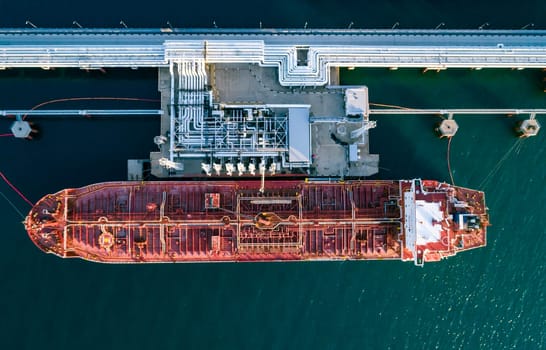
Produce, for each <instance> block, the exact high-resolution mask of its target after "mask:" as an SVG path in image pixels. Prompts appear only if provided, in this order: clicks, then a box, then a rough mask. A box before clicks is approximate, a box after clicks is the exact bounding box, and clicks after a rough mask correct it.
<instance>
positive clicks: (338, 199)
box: [25, 180, 488, 265]
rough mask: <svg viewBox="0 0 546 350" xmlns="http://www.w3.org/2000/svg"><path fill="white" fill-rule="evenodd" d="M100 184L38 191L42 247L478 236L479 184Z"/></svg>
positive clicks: (336, 253) (390, 250)
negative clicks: (41, 193)
mask: <svg viewBox="0 0 546 350" xmlns="http://www.w3.org/2000/svg"><path fill="white" fill-rule="evenodd" d="M260 187H261V184H260V181H198V182H196V181H179V182H172V181H169V182H160V181H157V182H107V183H100V184H95V185H89V186H86V187H82V188H77V189H66V190H62V191H59V192H57V193H55V194H52V195H47V196H45V197H44V198H42V199H41V200H40V201H38V203H36V205H35V206H34V207H33V209H32V210H31V212H30V214H29V216H28V217H27V219H26V220H25V226H26V229H27V231H28V233H29V235H30V238H31V239H32V240H33V241H34V242H35V243H36V245H37V246H38V247H39V248H40V249H42V250H43V251H45V252H48V253H53V254H56V255H58V256H60V257H80V258H83V259H86V260H91V261H98V262H107V263H133V262H134V263H136V262H198V261H201V262H205V261H283V260H340V259H397V260H407V261H414V263H415V264H416V265H422V264H423V263H424V262H426V261H437V260H440V259H442V258H444V257H448V256H452V255H454V254H456V253H457V252H458V251H462V250H468V249H472V248H476V247H481V246H484V245H485V244H486V226H487V224H488V216H487V213H486V206H485V199H484V194H483V192H480V191H474V190H469V189H464V188H461V187H454V186H450V185H447V184H445V183H438V182H436V181H421V180H400V181H348V182H313V181H303V180H301V181H292V180H282V181H279V180H277V181H269V182H268V183H267V186H266V189H265V191H264V192H260Z"/></svg>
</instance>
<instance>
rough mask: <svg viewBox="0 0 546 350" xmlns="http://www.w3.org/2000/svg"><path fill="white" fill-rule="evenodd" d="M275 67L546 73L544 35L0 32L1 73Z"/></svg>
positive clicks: (324, 72)
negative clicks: (190, 64)
mask: <svg viewBox="0 0 546 350" xmlns="http://www.w3.org/2000/svg"><path fill="white" fill-rule="evenodd" d="M190 60H203V61H204V62H205V63H206V64H217V63H243V62H244V63H252V64H258V65H260V66H263V67H276V68H277V70H278V79H279V83H280V84H281V85H283V86H324V85H326V84H328V82H329V80H330V72H331V69H332V68H339V67H385V68H391V69H397V68H407V67H412V68H423V69H435V70H439V69H448V68H474V69H482V68H518V69H523V68H546V30H400V29H391V30H360V29H344V30H334V29H329V30H323V29H284V30H283V29H172V28H163V29H129V28H125V29H83V28H76V29H40V28H30V29H0V69H6V68H28V67H41V68H44V69H51V68H55V67H74V68H82V69H99V68H106V67H130V68H139V67H168V66H169V64H170V63H172V62H180V61H190Z"/></svg>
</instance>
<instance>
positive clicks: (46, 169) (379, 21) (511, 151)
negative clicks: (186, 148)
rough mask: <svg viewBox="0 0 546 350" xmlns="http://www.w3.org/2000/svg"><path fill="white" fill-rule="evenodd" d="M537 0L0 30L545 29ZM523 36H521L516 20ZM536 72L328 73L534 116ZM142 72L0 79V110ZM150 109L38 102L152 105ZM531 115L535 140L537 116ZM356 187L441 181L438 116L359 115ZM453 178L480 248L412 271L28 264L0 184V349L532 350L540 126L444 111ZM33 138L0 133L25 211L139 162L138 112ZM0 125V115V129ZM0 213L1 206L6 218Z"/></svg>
mask: <svg viewBox="0 0 546 350" xmlns="http://www.w3.org/2000/svg"><path fill="white" fill-rule="evenodd" d="M544 14H546V2H544V1H538V0H535V1H491V0H488V1H481V2H477V1H469V0H464V1H460V2H456V1H445V0H441V1H423V0H418V1H378V0H376V1H341V2H334V1H322V0H318V1H304V0H295V1H288V0H279V1H271V2H250V1H243V0H237V1H209V2H206V3H203V2H192V3H187V2H182V1H180V2H173V1H161V0H160V1H154V2H142V1H141V2H138V1H126V0H122V1H117V2H111V1H104V0H97V1H93V2H86V3H83V2H75V1H62V0H52V1H37V0H27V1H17V2H15V1H9V2H7V1H4V0H0V27H19V26H24V24H25V21H26V20H31V21H32V22H33V23H34V24H35V25H38V26H45V27H63V26H72V21H74V20H77V21H78V23H80V24H81V25H83V26H89V27H100V26H110V27H119V26H120V25H119V21H120V20H123V21H124V22H125V23H126V24H127V25H128V26H133V27H159V26H165V25H166V24H165V23H166V21H170V23H171V24H172V25H173V26H178V27H212V23H213V21H214V22H216V24H217V25H218V26H219V27H258V26H259V22H260V21H261V22H262V25H263V26H264V27H303V26H304V25H305V22H308V27H314V28H317V27H330V28H342V27H347V26H348V25H349V24H350V23H351V22H354V24H353V27H355V28H390V27H391V26H392V25H393V24H395V23H396V22H399V24H398V26H399V27H400V28H434V27H436V26H437V25H438V24H440V23H442V22H444V23H445V27H448V28H457V27H459V28H476V27H478V26H480V25H482V24H483V23H486V22H487V23H489V27H491V28H521V27H523V26H525V25H526V24H529V23H533V24H534V27H535V28H542V29H544V28H546V17H545V16H544ZM530 27H533V26H530ZM545 76H546V73H544V72H541V71H539V70H522V71H517V70H487V69H484V70H481V71H471V70H463V69H459V70H456V69H453V70H447V71H441V72H426V73H422V72H421V71H420V70H416V69H400V70H398V71H389V70H383V69H356V70H354V71H346V70H343V71H342V72H341V77H342V82H343V83H345V84H351V85H352V84H364V85H367V86H368V87H369V89H370V101H371V102H372V103H381V104H391V105H399V106H405V107H415V108H446V107H454V108H455V107H457V108H471V107H477V108H487V107H490V108H515V107H518V108H546V93H544V92H542V90H543V79H544V78H545ZM156 85H157V83H156V73H155V71H153V70H138V71H131V70H107V71H106V73H105V74H103V73H100V72H90V73H88V72H77V71H71V70H54V71H47V72H46V71H41V70H25V71H9V70H8V71H0V109H14V108H31V107H33V106H34V105H36V104H38V103H40V102H43V101H47V100H50V99H57V98H67V97H91V96H95V97H97V96H106V97H138V98H147V99H157V98H159V94H158V92H157V86H156ZM156 106H158V104H156V103H154V102H134V103H130V104H128V103H122V102H115V101H110V102H100V103H99V102H93V103H91V102H79V103H60V104H56V105H51V106H49V107H50V108H72V107H74V108H76V107H81V108H93V107H97V108H99V107H100V108H102V107H104V108H108V107H113V108H122V107H128V108H129V107H131V108H153V107H156ZM543 118H544V117H539V120H540V121H542V123H543V125H544V128H546V120H545V119H543ZM376 119H377V124H378V127H377V128H376V129H374V130H372V131H371V132H370V137H371V152H372V153H379V154H380V155H381V163H380V166H381V171H380V173H379V174H378V175H376V176H375V177H374V178H378V179H400V178H414V177H421V178H427V179H438V180H443V181H450V175H449V172H448V168H447V157H448V155H447V141H446V140H441V139H438V138H437V137H436V136H435V135H434V133H433V128H434V125H435V124H436V123H437V122H438V121H439V120H440V119H439V118H438V117H434V116H432V117H423V116H420V117H392V116H391V117H388V116H382V117H377V118H376ZM456 119H457V122H458V123H459V126H460V129H459V131H458V133H457V135H456V136H455V137H454V138H453V140H452V144H451V152H450V155H449V157H450V161H451V168H452V172H453V179H454V181H455V184H457V185H461V186H467V187H471V188H479V189H482V190H484V191H486V199H487V204H488V207H489V210H490V216H491V222H492V226H491V227H490V228H489V234H488V245H487V247H486V248H482V249H477V250H474V251H470V252H465V253H461V254H459V255H457V256H456V257H453V258H450V259H448V260H444V261H442V262H439V263H430V264H426V265H425V266H424V267H423V268H418V267H415V266H413V264H411V263H402V262H387V261H375V262H348V261H347V262H320V263H318V262H317V263H308V262H303V263H247V264H237V263H229V264H223V263H221V264H179V265H171V264H165V265H162V264H160V265H137V266H132V265H131V266H130V265H101V264H95V263H89V262H85V261H81V260H62V259H59V258H56V257H54V256H51V255H46V254H43V253H42V252H41V251H39V250H38V249H37V248H36V247H35V246H34V245H33V243H32V242H31V241H30V240H29V239H28V237H27V235H26V233H25V230H24V228H23V225H22V224H21V221H22V218H21V216H20V214H19V213H18V212H17V210H18V211H21V212H22V213H23V214H26V212H28V210H29V209H30V207H29V206H28V204H26V203H25V202H24V201H23V200H22V199H21V198H19V197H18V196H17V195H16V194H15V193H14V192H13V191H12V190H11V189H10V188H9V187H8V186H7V185H6V184H5V183H3V182H1V183H0V192H1V193H2V194H4V195H5V197H6V198H7V199H6V198H1V197H0V217H1V218H2V226H1V228H0V234H1V235H2V253H1V254H0V276H1V283H0V348H1V349H82V350H83V349H544V348H546V300H545V293H546V259H545V257H544V256H545V252H546V239H545V237H546V229H545V227H546V215H545V214H544V208H545V205H544V203H546V186H545V184H546V167H545V165H544V164H545V161H546V129H543V130H542V131H541V132H540V134H539V135H538V136H537V137H534V138H529V139H526V140H523V141H521V140H518V139H517V138H516V137H515V136H514V133H513V126H514V124H515V122H516V121H517V120H519V119H520V118H519V117H512V118H508V117H505V116H497V117H493V116H488V117H472V116H461V117H456ZM36 122H37V123H38V126H39V127H40V129H41V131H42V133H41V137H40V138H39V139H38V140H34V141H25V140H18V139H14V138H11V137H1V138H0V149H1V151H0V171H1V172H3V173H4V174H5V175H6V176H7V177H8V178H9V179H10V180H11V181H12V183H13V184H14V185H15V186H17V187H18V188H19V189H20V190H21V191H22V192H23V193H24V194H25V195H26V196H27V197H29V199H30V200H32V201H36V200H38V199H39V198H41V197H42V196H43V195H45V194H48V193H52V192H56V191H58V190H60V189H63V188H66V187H77V186H84V185H87V184H90V183H94V182H100V181H110V180H124V179H125V178H126V159H128V158H146V157H147V156H148V153H149V152H150V151H151V150H154V147H155V145H154V144H153V140H152V139H153V136H155V135H156V134H158V131H159V123H158V120H156V119H154V118H134V119H122V118H118V119H115V118H114V119H95V118H91V119H90V118H75V119H66V118H64V119H63V118H50V119H43V120H36ZM10 123H11V121H9V120H6V119H0V134H2V133H7V132H9V126H10ZM10 203H12V204H13V205H14V206H15V208H16V209H17V210H16V209H14V207H12V204H10Z"/></svg>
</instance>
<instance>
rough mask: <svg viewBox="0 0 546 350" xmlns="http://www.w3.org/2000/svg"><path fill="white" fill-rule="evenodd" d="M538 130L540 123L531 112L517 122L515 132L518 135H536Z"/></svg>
mask: <svg viewBox="0 0 546 350" xmlns="http://www.w3.org/2000/svg"><path fill="white" fill-rule="evenodd" d="M539 130H540V123H539V122H538V120H536V119H535V115H534V114H531V117H530V118H529V119H525V120H523V121H521V122H519V123H518V125H517V127H516V132H517V133H518V135H519V137H531V136H536V135H538V131H539Z"/></svg>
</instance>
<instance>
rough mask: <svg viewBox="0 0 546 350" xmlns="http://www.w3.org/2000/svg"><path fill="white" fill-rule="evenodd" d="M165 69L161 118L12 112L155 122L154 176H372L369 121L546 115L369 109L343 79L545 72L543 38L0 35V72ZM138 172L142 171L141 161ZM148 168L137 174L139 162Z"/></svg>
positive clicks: (447, 129) (402, 33)
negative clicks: (372, 74) (362, 71)
mask: <svg viewBox="0 0 546 350" xmlns="http://www.w3.org/2000/svg"><path fill="white" fill-rule="evenodd" d="M147 67H148V68H149V67H154V68H157V69H158V90H159V92H160V93H161V102H160V109H157V110H90V109H82V110H45V109H38V110H26V111H25V110H4V111H0V115H3V116H6V115H15V116H18V120H17V123H19V124H18V126H16V127H15V131H17V133H16V132H15V131H13V133H14V134H20V135H25V133H24V132H23V131H28V130H29V129H28V128H27V127H28V125H27V126H24V125H20V124H21V123H24V121H22V120H21V118H20V116H22V115H29V116H32V117H34V116H68V115H73V116H90V115H93V116H95V115H96V116H103V115H111V116H121V115H135V116H143V115H157V116H159V118H158V119H159V120H160V128H159V131H158V135H157V136H156V137H155V138H154V142H155V144H156V145H157V147H158V150H157V151H154V152H151V153H150V161H151V174H152V175H154V176H156V177H159V178H167V177H183V176H201V175H203V174H205V175H207V176H234V177H235V176H246V177H249V176H250V177H252V176H261V177H262V181H263V178H264V177H265V176H266V174H268V176H269V175H277V174H289V175H297V174H300V175H301V176H326V177H329V176H335V177H344V176H358V177H359V176H370V175H373V174H375V173H377V172H378V169H379V165H378V164H379V155H377V154H370V153H369V142H370V140H369V130H370V129H372V128H373V127H375V121H373V120H370V119H369V118H370V115H374V114H375V115H378V114H389V115H402V114H406V115H417V114H430V115H441V116H444V117H445V120H444V121H443V122H442V124H443V125H441V126H440V127H439V130H440V131H441V134H442V136H447V137H452V136H454V135H455V133H456V131H457V129H458V126H457V124H456V122H455V120H454V119H453V116H454V115H464V114H468V115H510V114H511V115H528V116H529V119H528V120H526V121H525V123H522V125H521V126H520V131H521V132H522V134H523V135H525V136H534V135H536V134H537V133H538V130H539V128H540V124H539V123H538V121H536V119H535V116H537V115H540V114H546V110H545V109H532V108H530V109H487V110H484V109H406V108H401V109H381V108H376V109H371V108H370V107H369V104H368V90H367V88H366V87H365V86H340V85H339V68H342V67H346V68H354V67H378V68H389V69H398V68H421V69H423V70H444V69H451V68H466V69H482V68H507V69H525V68H531V69H536V68H541V69H544V68H546V30H400V29H391V30H360V29H344V30H322V29H174V28H163V29H129V28H123V29H84V28H75V29H41V28H30V29H0V69H18V68H42V69H46V70H47V69H54V68H77V69H85V70H93V69H103V68H132V69H138V68H147ZM133 163H134V162H133ZM139 164H140V163H139Z"/></svg>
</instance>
